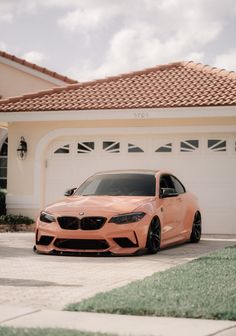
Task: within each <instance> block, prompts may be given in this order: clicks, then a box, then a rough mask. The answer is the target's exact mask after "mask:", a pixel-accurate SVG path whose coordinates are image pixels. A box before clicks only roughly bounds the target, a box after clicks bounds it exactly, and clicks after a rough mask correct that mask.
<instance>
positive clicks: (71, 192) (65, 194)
mask: <svg viewBox="0 0 236 336" xmlns="http://www.w3.org/2000/svg"><path fill="white" fill-rule="evenodd" d="M76 189H77V188H71V189H67V190H66V191H65V192H64V196H72V195H73V194H74V192H75V190H76Z"/></svg>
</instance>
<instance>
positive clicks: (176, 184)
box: [171, 175, 186, 194]
mask: <svg viewBox="0 0 236 336" xmlns="http://www.w3.org/2000/svg"><path fill="white" fill-rule="evenodd" d="M171 179H172V181H173V183H174V188H175V190H176V191H177V193H178V194H183V193H185V191H186V190H185V187H184V186H183V184H182V183H181V182H180V181H179V180H178V179H177V178H176V177H175V176H172V175H171Z"/></svg>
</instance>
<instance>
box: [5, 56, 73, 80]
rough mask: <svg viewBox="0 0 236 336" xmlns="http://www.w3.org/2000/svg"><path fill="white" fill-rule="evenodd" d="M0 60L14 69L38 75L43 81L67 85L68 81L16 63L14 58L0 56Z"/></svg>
mask: <svg viewBox="0 0 236 336" xmlns="http://www.w3.org/2000/svg"><path fill="white" fill-rule="evenodd" d="M0 62H1V63H3V64H6V65H8V66H10V67H13V68H15V69H17V70H19V71H22V72H25V73H28V74H30V75H31V76H34V77H38V78H40V79H42V80H45V81H47V82H50V83H52V84H55V85H59V86H65V85H69V83H68V82H65V81H63V80H60V79H57V78H54V77H52V76H50V75H48V74H45V73H42V72H40V71H39V70H37V69H32V68H30V67H28V66H27V65H23V64H19V63H17V62H16V61H14V60H10V59H8V58H5V57H2V56H0Z"/></svg>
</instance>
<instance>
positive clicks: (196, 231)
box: [190, 212, 202, 243]
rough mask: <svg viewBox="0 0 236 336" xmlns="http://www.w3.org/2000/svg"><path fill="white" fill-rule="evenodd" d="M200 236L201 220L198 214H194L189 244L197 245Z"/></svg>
mask: <svg viewBox="0 0 236 336" xmlns="http://www.w3.org/2000/svg"><path fill="white" fill-rule="evenodd" d="M201 234H202V219H201V214H200V212H196V213H195V215H194V219H193V227H192V232H191V236H190V241H191V243H198V242H199V241H200V239H201Z"/></svg>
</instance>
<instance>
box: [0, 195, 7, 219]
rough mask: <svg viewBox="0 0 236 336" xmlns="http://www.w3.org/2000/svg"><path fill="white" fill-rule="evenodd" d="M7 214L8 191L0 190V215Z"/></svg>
mask: <svg viewBox="0 0 236 336" xmlns="http://www.w3.org/2000/svg"><path fill="white" fill-rule="evenodd" d="M5 214H6V192H5V191H4V190H0V215H5Z"/></svg>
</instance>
